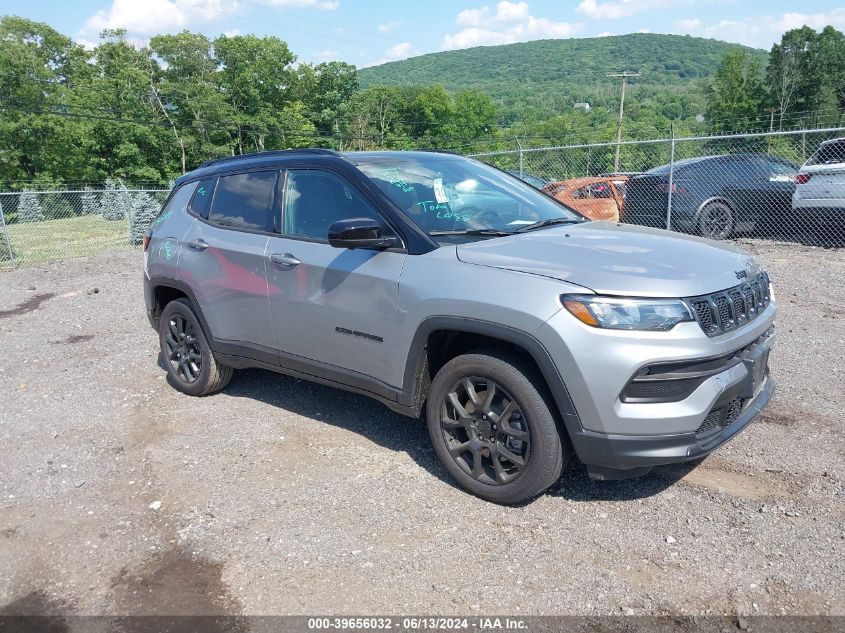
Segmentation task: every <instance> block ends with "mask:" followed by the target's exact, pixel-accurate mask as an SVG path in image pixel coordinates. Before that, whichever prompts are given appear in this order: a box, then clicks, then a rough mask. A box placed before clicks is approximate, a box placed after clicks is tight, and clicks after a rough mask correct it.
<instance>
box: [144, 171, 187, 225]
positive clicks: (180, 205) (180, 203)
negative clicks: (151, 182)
mask: <svg viewBox="0 0 845 633" xmlns="http://www.w3.org/2000/svg"><path fill="white" fill-rule="evenodd" d="M196 186H197V183H195V182H189V183H188V184H186V185H182V186H181V187H179V188H178V189H177V190H176V191H174V192H173V195H172V196H170V199H169V200H168V201H167V204H166V205H164V208H163V209H162V210H161V213H159V215H158V217H157V218H156V219H155V220H154V221H153V224H152V226H153V228H155V227H157V226H158V225H159V224H162V223H163V222H164V221H165V220H167V219H168V218H169V217H171V216H172V215H173V213H174V212H176V211H184V210H185V208H186V207H187V206H188V201H189V200H190V199H191V194H192V193H194V187H196Z"/></svg>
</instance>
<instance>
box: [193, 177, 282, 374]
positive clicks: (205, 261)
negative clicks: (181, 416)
mask: <svg viewBox="0 0 845 633" xmlns="http://www.w3.org/2000/svg"><path fill="white" fill-rule="evenodd" d="M278 181H279V172H278V170H259V171H249V172H242V173H232V174H226V175H221V176H220V177H219V178H212V179H209V180H206V181H202V182H201V183H200V184H199V186H198V187H197V190H196V192H195V193H194V197H193V199H192V201H191V211H192V213H194V214H195V215H196V216H197V220H196V221H195V222H194V224H193V225H192V226H191V228H190V230H189V231H188V234H187V235H186V236H185V245H184V247H183V249H182V251H181V252H180V257H179V272H180V278H181V279H182V281H184V282H185V283H187V284H188V285H189V286H190V287H191V289H192V290H193V292H194V295H195V296H196V298H197V301H198V302H199V304H200V309H201V310H202V313H203V315H204V317H205V319H206V322H207V323H208V326H209V328H210V329H211V334H212V335H213V336H214V338H215V339H216V340H217V341H218V342H222V343H223V344H224V345H225V344H227V343H229V344H233V345H235V346H241V347H245V348H249V349H251V350H252V351H253V352H254V353H253V354H252V355H253V356H254V357H257V358H260V359H264V360H267V361H268V362H275V359H276V357H275V352H274V351H273V348H274V347H275V339H274V334H273V330H272V327H271V326H270V308H269V305H268V301H267V276H266V273H267V271H266V268H265V259H266V251H267V243H268V241H269V236H270V232H271V231H272V228H273V217H274V207H275V204H276V199H277V189H278ZM230 351H231V352H232V353H238V350H237V349H235V348H233V349H231V350H230Z"/></svg>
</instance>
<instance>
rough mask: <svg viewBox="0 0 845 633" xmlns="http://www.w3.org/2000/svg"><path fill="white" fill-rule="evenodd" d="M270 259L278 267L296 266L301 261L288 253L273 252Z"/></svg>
mask: <svg viewBox="0 0 845 633" xmlns="http://www.w3.org/2000/svg"><path fill="white" fill-rule="evenodd" d="M270 261H271V262H272V263H273V264H274V265H276V266H278V267H279V268H296V267H297V266H299V265H300V264H301V263H302V262H301V261H299V260H298V259H297V258H296V257H294V256H293V255H291V254H290V253H282V254H280V253H273V254H272V255H270Z"/></svg>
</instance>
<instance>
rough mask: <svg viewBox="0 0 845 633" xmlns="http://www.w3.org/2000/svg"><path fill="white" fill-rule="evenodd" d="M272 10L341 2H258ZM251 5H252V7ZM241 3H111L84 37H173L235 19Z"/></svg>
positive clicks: (88, 23) (186, 0)
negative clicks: (121, 33)
mask: <svg viewBox="0 0 845 633" xmlns="http://www.w3.org/2000/svg"><path fill="white" fill-rule="evenodd" d="M257 1H258V2H259V3H260V4H264V5H267V6H270V7H290V8H311V9H318V10H322V11H331V10H333V9H337V8H338V7H339V6H340V1H339V0H257ZM251 4H252V3H251ZM243 8H244V7H243V5H242V4H241V2H239V0H143V1H139V0H112V3H111V6H110V7H109V8H108V9H103V10H101V11H97V12H96V13H95V14H94V15H92V16H91V17H90V18H88V20H87V21H86V22H85V24H84V25H83V27H82V29H81V30H80V33H81V34H94V33H99V32H100V31H102V30H103V29H126V30H127V31H129V32H130V33H139V34H153V33H172V32H175V31H180V30H182V29H185V28H189V27H190V26H195V25H197V24H203V23H208V22H214V21H216V20H219V19H221V18H224V17H227V16H229V17H231V16H233V15H236V14H237V12H238V11H240V10H241V9H243Z"/></svg>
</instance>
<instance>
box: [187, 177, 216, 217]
mask: <svg viewBox="0 0 845 633" xmlns="http://www.w3.org/2000/svg"><path fill="white" fill-rule="evenodd" d="M216 184H217V178H206V179H205V180H201V181H200V182H199V184H198V185H197V189H196V191H194V197H193V199H191V211H193V212H194V213H196V214H197V215H198V216H200V217H203V218H208V212H209V210H210V209H211V198H212V197H213V196H214V186H215V185H216Z"/></svg>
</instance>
